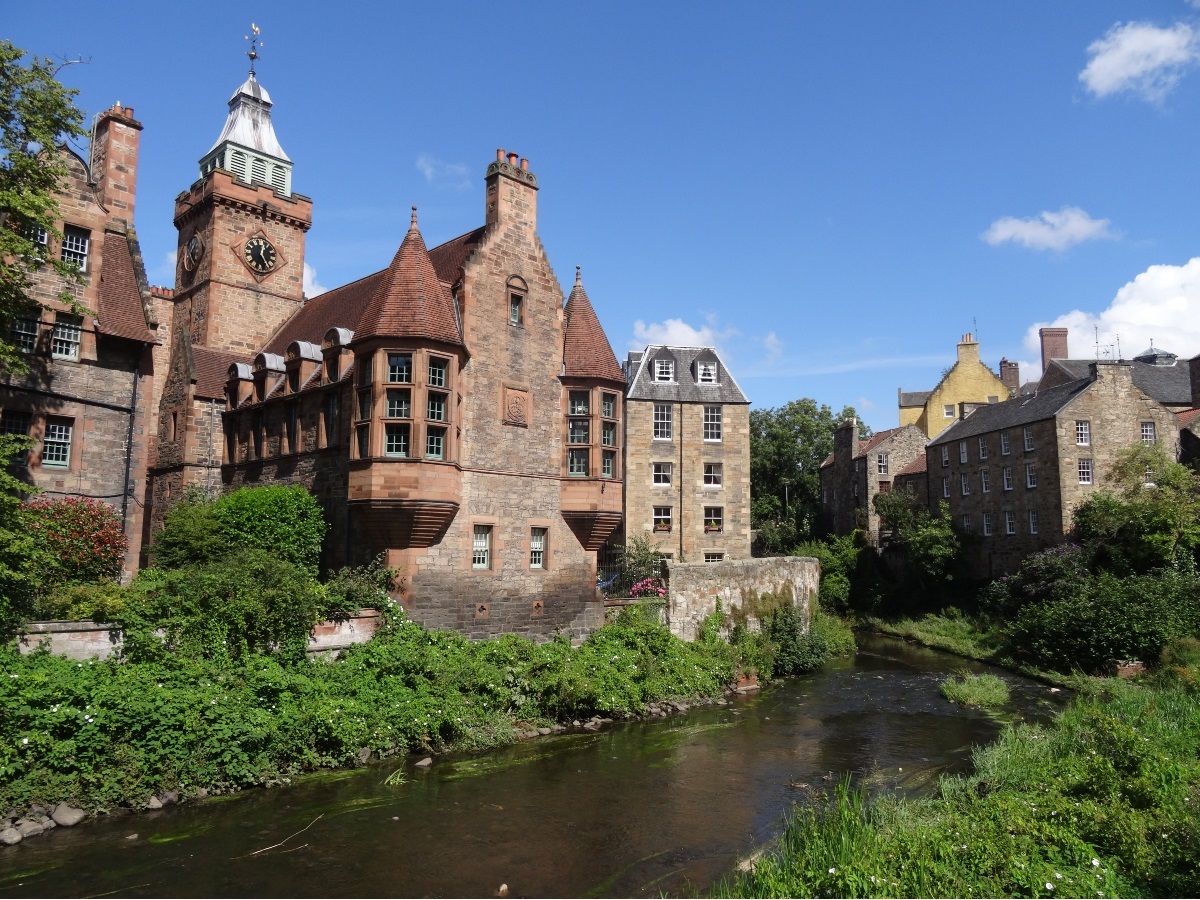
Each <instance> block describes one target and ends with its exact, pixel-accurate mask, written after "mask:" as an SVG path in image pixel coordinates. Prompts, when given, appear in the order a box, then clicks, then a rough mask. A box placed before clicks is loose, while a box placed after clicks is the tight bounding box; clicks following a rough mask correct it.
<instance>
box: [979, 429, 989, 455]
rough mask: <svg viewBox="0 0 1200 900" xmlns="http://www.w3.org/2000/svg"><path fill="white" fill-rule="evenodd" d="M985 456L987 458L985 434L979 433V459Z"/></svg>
mask: <svg viewBox="0 0 1200 900" xmlns="http://www.w3.org/2000/svg"><path fill="white" fill-rule="evenodd" d="M987 458H988V445H987V436H986V435H982V434H981V435H980V436H979V459H980V460H981V461H982V460H985V459H987Z"/></svg>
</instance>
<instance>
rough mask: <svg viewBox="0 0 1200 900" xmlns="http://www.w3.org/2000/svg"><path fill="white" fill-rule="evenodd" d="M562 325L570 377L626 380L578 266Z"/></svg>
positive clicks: (565, 373)
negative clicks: (597, 316) (563, 325)
mask: <svg viewBox="0 0 1200 900" xmlns="http://www.w3.org/2000/svg"><path fill="white" fill-rule="evenodd" d="M566 320H567V321H566V325H565V327H564V328H563V375H564V376H566V377H568V378H604V379H607V380H608V381H616V382H619V383H621V384H624V383H625V374H624V373H623V372H622V371H621V366H620V364H619V363H618V362H617V357H616V355H615V354H614V353H613V351H612V346H611V345H610V344H609V343H608V336H607V335H606V334H605V333H604V329H603V328H602V327H600V320H599V319H598V318H596V311H595V310H594V309H592V301H590V300H589V299H588V295H587V291H585V290H584V289H583V277H582V275H581V274H580V272H579V267H578V266H576V267H575V287H574V288H572V289H571V296H570V297H568V298H567V308H566Z"/></svg>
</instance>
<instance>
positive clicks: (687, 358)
mask: <svg viewBox="0 0 1200 900" xmlns="http://www.w3.org/2000/svg"><path fill="white" fill-rule="evenodd" d="M660 349H663V345H662V344H651V345H650V346H649V347H647V348H646V349H645V351H644V352H642V355H641V358H640V359H638V361H637V363H636V366H631V368H632V369H633V376H632V378H631V379H630V388H629V393H628V394H627V395H626V397H627V398H628V399H630V400H662V401H665V402H669V403H734V404H736V403H749V402H750V400H749V398H748V397H747V396H746V395H745V394H744V393H742V389H741V388H740V387H738V383H737V382H736V381H735V380H734V378H733V375H732V374H731V373H730V371H729V369H728V367H726V365H725V361H724V360H723V359H721V358H720V357H719V356H718V357H717V359H718V361H719V363H720V366H721V372H720V379H721V383H720V384H697V383H696V381H695V376H694V375H693V373H692V362H693V361H694V360H695V359H696V357H697V356H699V355H700V354H701V353H712V354H714V355H715V354H716V351H715V350H714V349H713V348H712V347H666V348H665V349H667V350H669V351H670V352H671V354H672V355H673V356H674V357H675V381H673V382H660V381H655V380H654V377H653V375H652V373H651V371H650V367H649V366H648V365H647V361H648V360H649V359H651V357H652V356H653V355H654V353H655V352H657V351H658V350H660ZM632 357H633V354H630V358H631V359H632Z"/></svg>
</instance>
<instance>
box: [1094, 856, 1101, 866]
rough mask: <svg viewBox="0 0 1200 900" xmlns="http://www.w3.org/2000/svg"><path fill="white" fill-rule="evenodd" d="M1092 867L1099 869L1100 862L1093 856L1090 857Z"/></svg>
mask: <svg viewBox="0 0 1200 900" xmlns="http://www.w3.org/2000/svg"><path fill="white" fill-rule="evenodd" d="M1092 865H1093V866H1096V867H1099V865H1100V860H1098V859H1096V857H1094V856H1093V857H1092Z"/></svg>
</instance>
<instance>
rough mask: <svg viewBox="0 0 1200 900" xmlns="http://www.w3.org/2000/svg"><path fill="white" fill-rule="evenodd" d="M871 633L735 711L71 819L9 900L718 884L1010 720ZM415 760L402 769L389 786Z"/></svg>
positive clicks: (1029, 714)
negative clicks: (957, 694)
mask: <svg viewBox="0 0 1200 900" xmlns="http://www.w3.org/2000/svg"><path fill="white" fill-rule="evenodd" d="M859 643H860V649H859V652H858V654H857V656H856V658H855V659H854V661H853V662H850V661H844V662H840V663H834V664H832V665H830V666H827V667H826V668H825V669H823V670H822V671H820V672H817V673H815V674H812V675H808V676H803V677H800V678H795V679H789V680H787V681H785V682H784V683H782V684H779V685H775V686H772V687H769V688H767V689H766V690H764V691H762V692H761V693H760V694H758V695H752V696H749V697H744V698H737V699H735V700H733V701H732V702H731V703H730V704H729V705H728V706H715V707H702V708H698V709H694V710H690V711H688V712H687V713H685V714H683V715H679V716H675V717H673V718H670V719H665V720H658V721H655V722H648V723H641V722H639V723H630V724H617V725H613V726H608V727H607V728H606V729H605V730H602V731H599V732H596V733H592V732H586V731H582V730H580V731H579V732H578V733H570V732H568V733H562V734H557V735H552V736H550V737H546V738H541V739H539V740H536V741H530V742H526V743H523V744H520V745H517V746H513V747H509V748H505V749H502V750H495V751H490V752H486V753H477V754H456V755H445V756H440V757H436V758H435V759H434V763H433V765H432V766H431V767H429V768H428V769H417V768H414V767H413V766H412V763H413V761H414V760H415V759H416V757H413V758H410V759H407V760H404V761H400V760H395V759H393V760H388V761H386V762H385V763H382V764H379V765H375V766H371V767H368V768H366V769H358V770H354V771H349V772H340V773H332V774H325V775H317V776H313V777H311V778H305V779H301V780H300V781H299V783H297V784H293V785H291V786H287V787H283V788H275V789H272V790H255V791H247V792H245V793H242V794H238V795H234V796H232V797H220V798H212V799H209V800H206V801H204V802H201V803H194V804H188V805H184V806H177V807H171V808H168V809H164V810H161V811H158V812H152V813H143V814H139V815H129V816H120V817H113V818H109V819H101V820H97V821H95V822H92V823H86V824H84V825H81V826H79V827H76V828H74V829H61V828H60V829H57V830H55V831H54V832H51V833H50V834H48V835H45V836H43V837H40V838H31V839H28V840H26V841H24V842H22V844H20V845H18V846H15V847H7V848H0V897H8V896H14V897H15V896H38V897H53V896H113V897H161V896H168V897H248V896H249V897H260V896H261V897H268V896H270V897H276V896H296V897H310V896H311V897H317V896H339V897H340V896H348V897H350V896H409V897H413V896H416V897H419V896H432V897H460V896H466V897H472V896H474V897H490V896H495V895H496V894H497V891H498V889H499V888H500V886H501V885H502V884H505V885H507V886H508V895H509V896H512V897H520V896H529V897H547V896H549V897H606V896H624V897H632V896H660V895H662V894H664V893H665V894H670V895H678V894H685V895H687V894H692V893H695V892H696V891H703V890H705V889H706V888H707V887H708V886H709V885H711V884H712V882H713V881H714V880H716V879H719V878H721V877H722V876H724V875H726V874H728V873H729V872H730V871H731V869H732V868H733V866H734V865H735V864H736V862H737V860H738V858H739V857H745V856H746V855H748V854H750V853H752V852H753V851H754V850H755V849H757V848H759V847H761V846H762V845H763V844H764V843H767V842H769V841H770V840H771V839H772V838H773V837H774V836H775V835H776V834H778V832H779V829H780V824H781V820H782V817H783V815H784V814H785V813H786V812H787V810H788V809H789V808H791V806H792V804H793V803H796V802H802V801H803V800H804V799H805V797H806V796H807V795H809V794H810V793H811V792H813V791H821V790H828V789H832V788H833V787H834V786H835V784H836V780H837V779H838V778H839V777H840V776H841V775H842V774H843V773H853V774H854V775H855V776H856V777H857V778H859V779H860V780H862V781H863V782H864V783H866V784H867V785H868V786H869V787H870V788H871V789H886V788H895V789H900V790H906V791H920V790H925V789H928V788H929V787H930V786H931V785H932V783H933V781H934V780H935V779H936V777H937V775H939V774H941V773H944V772H958V771H964V770H966V769H967V768H969V766H970V759H971V748H972V747H973V746H977V745H980V744H984V743H987V742H989V741H991V740H992V739H994V738H995V736H996V735H997V733H998V732H999V729H1000V727H1001V722H1000V721H998V720H997V718H993V717H990V716H988V715H986V714H983V713H980V712H970V711H963V710H962V709H960V708H958V707H955V706H954V705H952V704H950V703H949V702H947V701H946V700H944V699H942V697H941V695H940V694H939V693H938V687H939V685H940V683H941V681H942V680H943V679H944V678H945V677H946V676H947V674H949V673H951V672H954V671H958V670H962V669H971V670H973V671H983V670H984V669H985V667H983V666H981V665H978V664H974V663H968V662H965V661H964V660H962V659H959V658H957V657H953V656H949V655H946V654H942V653H938V652H936V651H932V650H926V649H923V648H919V647H914V646H912V645H909V644H906V643H903V642H901V641H898V640H894V639H891V638H884V637H878V636H872V635H863V636H860V638H859ZM993 671H995V670H993ZM997 674H1000V675H1001V677H1003V678H1004V679H1005V680H1006V681H1007V682H1008V683H1009V684H1010V686H1011V688H1012V698H1013V699H1012V702H1011V703H1010V704H1009V706H1008V707H1006V709H1005V711H1004V713H1003V714H1001V716H1000V718H1002V719H1005V720H1011V719H1013V718H1024V719H1030V718H1041V717H1046V716H1048V715H1050V714H1051V713H1052V712H1053V710H1054V709H1055V708H1056V707H1057V705H1058V702H1059V698H1061V697H1062V696H1063V695H1062V694H1056V693H1052V692H1051V691H1050V689H1049V688H1047V687H1045V686H1044V685H1040V684H1037V683H1035V682H1031V681H1027V680H1025V679H1021V678H1019V677H1017V676H1015V675H1012V674H1010V673H1002V672H997ZM398 767H404V768H405V769H406V776H405V780H404V781H403V782H402V783H398V784H392V785H389V784H386V783H385V779H387V778H388V776H389V775H390V774H391V773H392V772H393V771H394V770H395V769H397V768H398ZM318 817H319V818H318ZM301 829H305V830H303V831H301ZM296 832H300V833H299V834H296ZM131 835H136V836H134V837H131ZM285 839H286V840H285ZM274 844H279V845H280V846H278V847H275V848H274V849H270V850H265V851H264V852H259V853H256V852H255V851H259V850H262V848H266V847H270V846H271V845H274Z"/></svg>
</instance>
